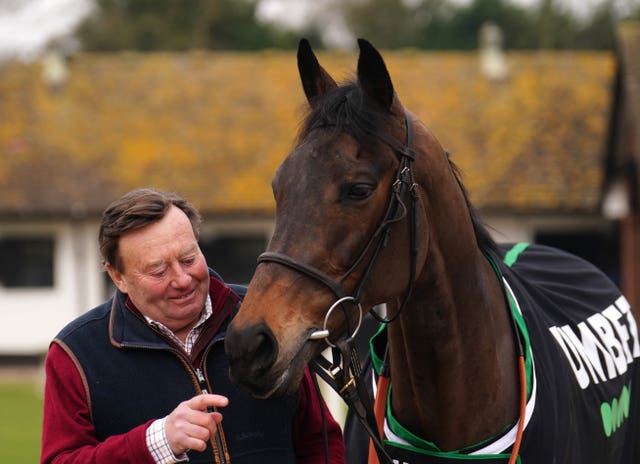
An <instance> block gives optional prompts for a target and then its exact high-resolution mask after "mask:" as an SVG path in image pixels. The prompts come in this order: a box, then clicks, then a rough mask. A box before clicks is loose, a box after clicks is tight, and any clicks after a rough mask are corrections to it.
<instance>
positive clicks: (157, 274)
mask: <svg viewBox="0 0 640 464" xmlns="http://www.w3.org/2000/svg"><path fill="white" fill-rule="evenodd" d="M166 271H167V270H166V268H162V269H153V270H152V271H151V272H150V273H149V274H151V275H152V276H153V277H162V276H163V275H164V274H165V273H166Z"/></svg>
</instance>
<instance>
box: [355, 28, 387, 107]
mask: <svg viewBox="0 0 640 464" xmlns="http://www.w3.org/2000/svg"><path fill="white" fill-rule="evenodd" d="M358 46H359V47H360V57H359V58H358V83H359V84H360V87H362V89H363V90H364V91H365V93H366V94H367V95H368V96H369V97H370V98H372V99H373V100H375V101H377V102H378V103H379V104H380V105H381V106H382V107H383V108H384V109H386V110H388V109H390V108H391V104H392V103H393V84H392V83H391V77H389V71H387V67H386V65H385V64H384V60H383V59H382V56H381V55H380V53H379V52H378V50H376V49H375V47H374V46H373V45H371V44H370V43H369V42H367V41H366V40H364V39H358Z"/></svg>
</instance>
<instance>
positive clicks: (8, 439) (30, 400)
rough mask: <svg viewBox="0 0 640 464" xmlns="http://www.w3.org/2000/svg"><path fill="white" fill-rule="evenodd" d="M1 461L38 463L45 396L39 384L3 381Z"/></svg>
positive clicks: (0, 390)
mask: <svg viewBox="0 0 640 464" xmlns="http://www.w3.org/2000/svg"><path fill="white" fill-rule="evenodd" d="M0 418H1V420H0V450H2V452H1V459H2V462H6V463H12V464H37V463H38V462H39V459H40V435H41V433H42V394H41V392H40V391H39V386H38V385H37V382H30V381H26V380H19V381H18V380H15V381H14V380H2V381H0Z"/></svg>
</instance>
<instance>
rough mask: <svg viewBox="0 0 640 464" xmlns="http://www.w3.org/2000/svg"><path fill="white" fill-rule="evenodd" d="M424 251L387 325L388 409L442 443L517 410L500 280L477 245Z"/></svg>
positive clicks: (455, 445)
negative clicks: (451, 257)
mask: <svg viewBox="0 0 640 464" xmlns="http://www.w3.org/2000/svg"><path fill="white" fill-rule="evenodd" d="M468 255H469V256H465V255H464V253H463V254H461V255H458V256H457V258H458V259H459V261H458V262H456V263H455V265H454V266H452V267H451V268H448V266H447V263H446V260H447V257H445V256H443V254H441V253H440V254H438V253H435V252H431V253H430V254H429V258H428V259H429V260H430V261H429V269H428V270H427V271H425V272H424V273H423V276H421V279H420V281H419V282H417V284H416V288H415V292H414V295H413V297H412V298H411V301H410V303H409V304H408V305H407V307H406V308H405V309H404V311H403V314H402V315H401V316H400V318H399V319H398V320H397V322H394V323H392V324H390V326H389V329H388V330H389V346H390V362H391V374H392V384H393V391H392V410H393V413H394V416H395V418H396V419H397V420H398V422H399V423H400V424H402V425H403V426H405V427H406V428H407V429H408V430H409V431H411V432H413V433H414V434H415V435H417V436H420V437H422V438H424V439H426V440H429V441H431V442H434V443H435V444H436V445H438V446H439V447H440V448H441V449H443V450H452V449H459V448H462V447H465V446H469V445H472V444H475V443H478V442H480V441H482V440H484V439H487V438H489V437H491V436H494V435H495V434H496V433H498V432H499V431H501V430H503V429H504V428H505V427H506V426H507V425H509V424H510V423H512V422H513V421H514V420H515V419H516V416H517V391H518V388H517V385H518V384H517V369H516V361H515V348H514V341H513V333H512V331H511V329H510V327H511V321H510V318H509V314H508V308H506V304H505V300H504V298H503V295H502V288H501V284H500V282H499V281H498V278H497V277H496V275H495V273H494V271H493V269H492V268H491V265H490V264H489V262H488V261H487V260H486V258H485V257H484V256H483V255H482V253H481V252H480V251H479V250H477V253H476V252H472V253H468Z"/></svg>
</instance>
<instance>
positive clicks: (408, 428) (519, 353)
mask: <svg viewBox="0 0 640 464" xmlns="http://www.w3.org/2000/svg"><path fill="white" fill-rule="evenodd" d="M358 45H359V49H360V50H359V56H358V63H357V75H356V76H354V78H352V79H351V80H347V81H346V82H343V83H340V84H338V83H336V81H335V80H334V79H333V78H332V77H331V76H330V74H329V73H328V72H327V71H326V70H325V69H324V68H323V67H322V66H321V65H320V64H319V62H318V59H317V57H316V55H315V54H314V52H313V50H312V49H311V46H310V45H309V42H308V41H307V40H306V39H302V40H301V41H300V43H299V46H298V52H297V60H298V70H299V74H300V79H301V83H302V87H303V90H304V94H305V96H306V98H307V101H308V111H307V114H306V117H305V118H304V120H303V122H302V125H301V128H300V130H299V134H298V137H297V139H296V140H295V144H294V148H293V150H292V151H291V153H290V154H289V155H288V156H286V158H285V159H284V161H283V162H282V164H281V165H280V166H279V167H278V169H277V171H276V173H275V175H274V178H273V182H272V188H273V194H274V197H275V202H276V212H275V229H274V233H273V235H272V238H271V240H270V242H269V244H268V245H267V249H266V251H265V252H264V253H263V254H262V255H260V257H259V258H258V265H257V267H256V270H255V273H254V275H253V277H252V279H251V281H250V283H249V285H248V289H247V293H246V297H245V298H244V301H243V302H242V304H241V306H240V309H239V311H238V313H237V314H236V315H235V317H234V319H233V321H232V323H231V324H230V326H229V329H228V331H227V335H226V340H225V349H226V352H227V355H228V358H229V363H230V376H231V378H232V380H233V381H234V382H235V383H236V384H237V385H239V386H240V387H242V388H244V389H246V390H248V391H250V392H251V393H252V394H253V395H255V396H257V397H260V398H270V397H275V396H279V395H286V394H289V393H291V392H293V391H295V389H296V388H297V385H298V384H299V382H300V379H301V376H302V375H303V372H304V370H305V369H306V367H307V366H308V364H309V363H310V362H312V361H313V360H314V359H316V357H317V356H318V355H319V354H320V353H321V352H322V351H323V350H324V349H325V348H326V347H327V344H329V345H330V346H337V345H338V343H339V341H340V340H342V341H344V340H347V341H352V340H353V339H355V338H356V336H357V332H358V328H359V327H360V321H361V318H362V315H363V313H366V312H367V311H370V310H371V309H372V308H375V307H377V306H378V305H380V304H385V305H386V308H387V316H386V318H384V319H383V320H382V322H383V324H381V326H380V329H379V331H378V332H377V333H376V335H375V336H374V337H373V338H372V340H371V342H370V345H371V359H372V365H373V368H374V369H373V370H374V371H375V372H374V374H373V375H374V376H375V377H376V378H377V379H378V384H377V387H376V388H373V386H372V389H373V390H377V392H376V393H377V394H376V398H375V401H376V406H375V407H376V411H377V414H376V415H377V416H378V417H377V420H378V421H379V422H381V423H382V420H380V417H379V415H380V414H382V415H383V416H384V418H383V421H384V422H383V423H382V425H380V429H379V431H380V432H381V433H382V438H381V440H382V441H383V446H384V450H385V452H386V453H387V455H386V457H387V458H390V459H393V460H394V462H405V463H412V464H413V463H422V462H424V463H451V462H465V463H466V462H468V461H469V460H470V459H473V460H474V462H478V463H506V462H509V463H515V462H522V463H545V464H548V463H563V464H567V463H576V464H577V463H580V464H585V463H594V464H595V463H598V464H601V463H604V462H606V463H632V462H640V461H639V459H640V451H639V445H638V443H640V440H639V439H638V436H639V435H638V433H639V432H640V428H639V427H640V424H639V422H640V403H639V402H638V393H637V392H636V390H637V389H638V388H640V386H639V385H640V383H639V382H640V378H639V376H640V369H639V368H638V366H639V364H638V362H637V359H638V358H639V357H640V344H639V341H638V331H637V325H636V319H635V318H634V315H633V312H632V310H631V308H630V305H629V303H628V301H627V300H626V298H625V297H624V296H623V295H622V294H621V292H620V290H619V289H618V288H617V287H616V286H615V285H614V284H613V283H612V282H611V281H610V280H609V279H608V278H607V277H606V276H605V275H604V274H603V273H602V272H601V271H599V270H598V269H597V268H596V267H594V266H593V265H591V264H589V263H587V262H586V261H584V260H582V259H580V258H578V257H576V256H573V255H570V254H568V253H565V252H562V251H560V250H557V249H554V248H550V247H545V246H542V245H537V244H534V243H516V244H498V243H496V242H495V241H494V239H493V238H492V236H491V234H490V233H489V231H488V228H487V227H486V226H485V225H484V224H483V223H482V220H481V218H480V217H479V215H478V213H477V212H476V210H475V209H474V208H473V205H472V204H471V202H470V200H469V195H468V193H467V192H466V191H465V188H464V185H463V183H462V180H461V176H460V174H459V171H458V170H457V168H456V166H455V164H454V163H453V161H452V160H451V156H450V155H449V154H448V152H447V151H446V150H445V149H444V148H443V147H442V145H441V144H440V142H439V141H438V139H437V138H436V136H435V135H434V134H433V133H432V132H431V131H430V130H429V129H428V128H427V126H426V125H425V124H424V123H423V122H422V121H421V120H420V119H419V118H418V117H417V116H416V115H415V114H413V113H412V112H411V111H410V110H408V109H407V108H406V107H404V105H403V104H402V103H401V101H400V99H399V97H398V95H397V94H396V91H395V89H394V86H393V83H392V81H391V77H390V74H389V72H388V70H387V68H386V65H385V63H384V60H383V58H382V55H381V54H380V52H379V51H378V50H377V49H376V48H375V47H374V46H373V45H372V44H371V43H370V42H368V41H366V40H364V39H359V40H358ZM452 117H455V116H454V115H452ZM378 317H380V316H378ZM384 371H388V372H387V373H385V372H384ZM385 377H386V378H388V383H387V384H386V387H384V385H385V384H384V383H383V382H381V381H380V379H384V378H385ZM367 382H369V381H367ZM371 382H372V383H373V382H375V380H371ZM382 387H384V388H385V389H384V390H380V389H381V388H382ZM355 424H356V425H350V422H348V424H347V427H346V430H345V437H346V438H345V441H346V445H347V455H348V459H349V461H350V462H366V459H367V456H366V448H367V446H368V445H367V441H366V440H368V437H367V436H366V434H365V435H364V438H362V437H363V434H362V433H361V431H360V430H358V427H361V426H359V425H357V424H358V423H357V422H355ZM372 459H374V458H372Z"/></svg>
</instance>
